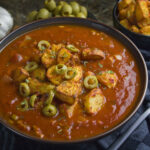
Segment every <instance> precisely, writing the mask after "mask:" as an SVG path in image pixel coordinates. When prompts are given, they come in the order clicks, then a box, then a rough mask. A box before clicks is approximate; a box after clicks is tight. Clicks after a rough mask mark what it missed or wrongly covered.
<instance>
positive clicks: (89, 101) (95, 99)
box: [83, 88, 105, 115]
mask: <svg viewBox="0 0 150 150" xmlns="http://www.w3.org/2000/svg"><path fill="white" fill-rule="evenodd" d="M83 100H84V108H85V111H86V112H87V113H88V114H92V115H93V114H96V113H98V111H99V110H100V109H101V108H102V106H103V105H104V102H105V98H104V95H103V94H102V91H101V90H100V89H98V88H95V89H93V90H91V91H90V92H89V93H88V94H87V95H86V96H85V97H84V98H83Z"/></svg>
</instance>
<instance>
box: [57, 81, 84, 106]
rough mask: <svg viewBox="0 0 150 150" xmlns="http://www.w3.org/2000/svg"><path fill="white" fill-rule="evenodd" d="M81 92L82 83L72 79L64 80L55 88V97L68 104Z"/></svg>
mask: <svg viewBox="0 0 150 150" xmlns="http://www.w3.org/2000/svg"><path fill="white" fill-rule="evenodd" d="M81 92H82V84H81V83H79V82H74V81H64V82H62V83H61V84H60V85H59V86H57V88H56V97H57V98H58V99H59V100H61V101H63V102H66V103H68V104H73V103H74V102H75V99H76V98H77V96H79V95H80V94H81Z"/></svg>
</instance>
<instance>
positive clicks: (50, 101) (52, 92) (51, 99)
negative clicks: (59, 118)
mask: <svg viewBox="0 0 150 150" xmlns="http://www.w3.org/2000/svg"><path fill="white" fill-rule="evenodd" d="M54 96H55V92H54V90H51V91H50V92H49V94H48V98H47V99H46V101H45V105H49V104H51V103H52V101H53V98H54Z"/></svg>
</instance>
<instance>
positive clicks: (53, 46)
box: [51, 44, 65, 53]
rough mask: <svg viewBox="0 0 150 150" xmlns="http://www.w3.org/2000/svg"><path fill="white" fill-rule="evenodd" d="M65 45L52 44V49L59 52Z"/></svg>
mask: <svg viewBox="0 0 150 150" xmlns="http://www.w3.org/2000/svg"><path fill="white" fill-rule="evenodd" d="M63 47H65V45H63V44H52V47H51V49H52V50H53V51H55V52H56V53H57V52H58V51H59V50H60V49H61V48H63Z"/></svg>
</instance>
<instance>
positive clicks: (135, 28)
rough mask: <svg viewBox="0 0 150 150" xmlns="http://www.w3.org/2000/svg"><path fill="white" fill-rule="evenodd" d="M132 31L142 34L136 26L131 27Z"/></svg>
mask: <svg viewBox="0 0 150 150" xmlns="http://www.w3.org/2000/svg"><path fill="white" fill-rule="evenodd" d="M131 31H133V32H136V33H139V32H140V30H139V28H138V27H137V26H135V25H133V26H131Z"/></svg>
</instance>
